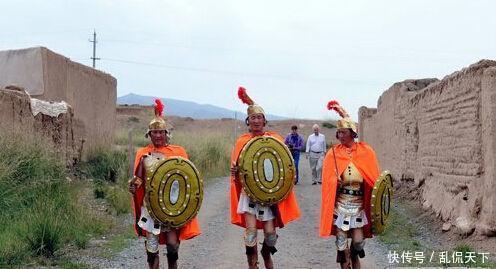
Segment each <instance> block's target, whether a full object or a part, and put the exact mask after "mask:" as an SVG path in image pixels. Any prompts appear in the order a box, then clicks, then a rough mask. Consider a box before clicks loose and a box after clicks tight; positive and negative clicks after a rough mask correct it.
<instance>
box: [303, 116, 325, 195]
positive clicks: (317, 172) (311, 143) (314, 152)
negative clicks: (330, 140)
mask: <svg viewBox="0 0 496 269" xmlns="http://www.w3.org/2000/svg"><path fill="white" fill-rule="evenodd" d="M319 129H320V128H319V125H317V124H314V125H313V134H311V135H309V136H308V139H307V147H306V152H307V158H308V159H309V161H310V169H312V181H313V182H312V185H317V183H318V184H322V161H323V160H324V156H325V151H326V142H325V136H324V135H323V134H321V133H319Z"/></svg>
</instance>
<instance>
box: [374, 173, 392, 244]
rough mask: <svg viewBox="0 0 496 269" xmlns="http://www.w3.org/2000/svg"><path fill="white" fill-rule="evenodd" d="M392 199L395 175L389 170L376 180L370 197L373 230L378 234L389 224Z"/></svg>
mask: <svg viewBox="0 0 496 269" xmlns="http://www.w3.org/2000/svg"><path fill="white" fill-rule="evenodd" d="M392 200H393V177H392V175H391V173H390V172H389V171H384V172H382V173H381V175H380V176H379V178H378V179H377V181H376V182H375V184H374V188H373V189H372V197H371V199H370V206H371V215H372V231H373V233H374V234H376V235H378V234H382V233H383V232H384V230H385V229H386V227H387V225H388V221H389V214H390V210H391V206H392Z"/></svg>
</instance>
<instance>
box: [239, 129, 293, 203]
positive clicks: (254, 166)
mask: <svg viewBox="0 0 496 269" xmlns="http://www.w3.org/2000/svg"><path fill="white" fill-rule="evenodd" d="M238 166H239V177H240V181H241V184H242V185H243V189H244V191H245V193H246V195H247V196H248V197H249V198H250V199H251V200H253V201H256V202H257V203H259V204H261V205H264V206H269V205H273V204H275V203H278V202H279V201H281V200H283V199H284V198H286V197H287V196H288V195H289V193H290V191H291V189H292V188H293V184H294V180H295V176H296V170H295V164H294V160H293V156H292V155H291V152H290V151H289V149H288V148H287V147H286V145H284V143H282V142H281V141H279V140H277V139H275V138H273V137H271V136H257V137H254V138H252V139H251V140H250V141H248V143H246V145H245V146H244V147H243V149H242V150H241V153H240V155H239V158H238Z"/></svg>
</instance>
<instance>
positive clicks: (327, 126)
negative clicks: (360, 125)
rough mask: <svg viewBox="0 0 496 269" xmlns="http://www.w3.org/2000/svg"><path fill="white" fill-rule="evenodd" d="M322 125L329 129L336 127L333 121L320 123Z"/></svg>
mask: <svg viewBox="0 0 496 269" xmlns="http://www.w3.org/2000/svg"><path fill="white" fill-rule="evenodd" d="M322 126H323V127H325V128H329V129H335V128H336V125H334V124H333V123H330V122H324V123H322Z"/></svg>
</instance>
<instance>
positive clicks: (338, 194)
mask: <svg viewBox="0 0 496 269" xmlns="http://www.w3.org/2000/svg"><path fill="white" fill-rule="evenodd" d="M328 109H329V110H331V109H332V110H335V111H337V112H338V113H339V115H340V116H341V117H342V119H340V120H339V121H338V123H337V132H336V138H337V139H338V140H339V141H340V144H339V145H335V146H333V147H332V149H331V150H329V151H328V152H327V155H326V157H325V159H324V163H323V169H322V201H321V212H320V213H321V214H320V229H319V234H320V236H322V237H329V236H331V235H334V236H336V247H337V250H338V254H337V259H336V260H337V262H339V263H340V264H341V268H346V269H348V268H350V260H351V265H352V266H353V269H357V268H360V260H359V258H363V257H364V256H365V251H364V244H365V241H364V238H371V237H372V232H371V223H370V222H371V215H370V198H371V194H372V188H373V186H374V183H375V181H376V180H377V178H378V177H379V165H378V162H377V158H376V155H375V152H374V150H373V149H372V147H370V146H369V145H368V144H366V143H365V142H355V138H356V137H357V134H358V130H357V128H356V125H355V123H354V122H353V121H352V120H351V118H350V117H349V116H348V114H347V113H346V111H345V110H344V109H343V108H342V107H341V106H340V105H339V103H338V102H336V101H330V102H329V103H328ZM348 237H351V238H352V241H351V246H348V239H347V238H348Z"/></svg>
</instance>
